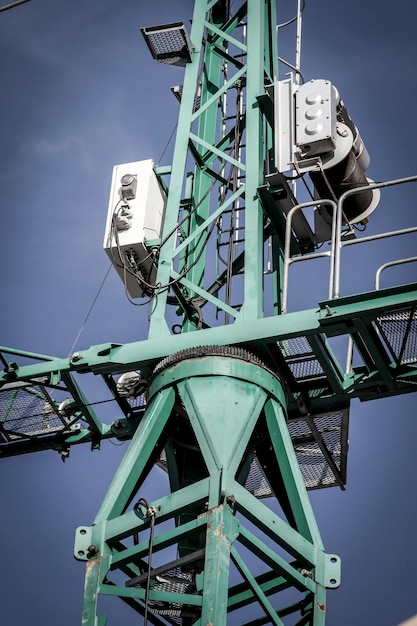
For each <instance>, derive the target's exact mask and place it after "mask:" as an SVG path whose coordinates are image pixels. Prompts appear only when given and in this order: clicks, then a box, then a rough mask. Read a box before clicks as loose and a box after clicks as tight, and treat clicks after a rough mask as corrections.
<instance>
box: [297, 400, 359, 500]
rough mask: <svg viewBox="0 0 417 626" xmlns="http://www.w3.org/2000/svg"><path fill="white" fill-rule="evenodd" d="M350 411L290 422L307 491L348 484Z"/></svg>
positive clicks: (345, 410)
mask: <svg viewBox="0 0 417 626" xmlns="http://www.w3.org/2000/svg"><path fill="white" fill-rule="evenodd" d="M348 426H349V409H347V408H346V409H344V410H342V411H339V412H335V413H330V414H328V415H320V416H315V417H311V418H309V420H308V421H307V420H305V419H298V420H293V421H290V422H289V424H288V430H289V432H290V436H291V439H292V442H293V445H294V450H295V454H296V456H297V460H298V463H299V466H300V469H301V473H302V475H303V478H304V483H305V486H306V487H307V489H321V488H324V487H333V486H335V485H339V486H341V487H342V486H343V485H344V484H345V483H346V465H347V452H348Z"/></svg>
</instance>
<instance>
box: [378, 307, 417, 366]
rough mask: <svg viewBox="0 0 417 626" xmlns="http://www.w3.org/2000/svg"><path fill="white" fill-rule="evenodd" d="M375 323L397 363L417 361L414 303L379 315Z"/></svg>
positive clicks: (408, 363) (416, 313)
mask: <svg viewBox="0 0 417 626" xmlns="http://www.w3.org/2000/svg"><path fill="white" fill-rule="evenodd" d="M376 325H377V327H378V329H379V331H380V332H381V334H382V335H383V337H384V339H385V342H386V344H387V346H388V348H389V350H390V352H391V353H392V356H393V357H394V359H395V361H396V364H397V365H410V364H412V363H417V309H416V305H414V306H413V307H410V308H408V309H404V310H402V311H394V312H393V313H389V314H386V315H381V316H380V317H378V318H377V320H376Z"/></svg>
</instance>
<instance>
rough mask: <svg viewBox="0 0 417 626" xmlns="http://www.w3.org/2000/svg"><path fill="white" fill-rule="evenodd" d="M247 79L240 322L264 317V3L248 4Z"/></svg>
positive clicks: (252, 0) (250, 2) (249, 1)
mask: <svg viewBox="0 0 417 626" xmlns="http://www.w3.org/2000/svg"><path fill="white" fill-rule="evenodd" d="M247 19H248V26H247V29H248V31H247V41H248V44H247V62H246V63H247V75H246V149H245V152H246V191H245V283H244V302H243V308H242V311H241V316H240V317H239V318H238V319H239V321H253V320H256V319H259V318H260V317H262V315H263V281H262V276H263V233H262V230H263V214H262V208H261V205H260V201H259V198H258V192H257V190H258V187H259V186H260V185H261V184H262V183H263V166H264V140H263V119H262V115H261V112H260V109H259V104H258V100H257V97H258V96H259V95H260V94H262V93H263V91H264V54H265V53H264V49H265V48H264V46H265V3H264V2H259V0H248V12H247Z"/></svg>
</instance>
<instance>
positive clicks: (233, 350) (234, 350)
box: [153, 346, 279, 379]
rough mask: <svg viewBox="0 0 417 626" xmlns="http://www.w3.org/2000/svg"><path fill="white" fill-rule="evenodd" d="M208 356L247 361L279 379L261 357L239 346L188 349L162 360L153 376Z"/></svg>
mask: <svg viewBox="0 0 417 626" xmlns="http://www.w3.org/2000/svg"><path fill="white" fill-rule="evenodd" d="M206 356H223V357H229V358H233V359H239V360H240V361H245V362H246V363H252V364H254V365H258V366H259V367H262V368H263V369H264V370H266V371H267V372H269V373H270V374H272V375H273V376H275V378H278V379H279V375H278V374H277V372H274V371H273V370H271V369H270V368H269V367H268V366H267V365H266V364H265V363H264V362H263V361H262V360H261V359H260V358H259V357H257V356H256V355H254V354H252V353H251V352H248V350H245V349H244V348H239V347H237V346H198V347H196V348H186V349H185V350H180V351H179V352H174V354H171V355H170V356H167V357H165V358H164V359H162V361H159V363H158V365H157V366H156V367H155V369H154V371H153V376H156V375H157V374H159V373H160V372H162V371H163V370H164V369H166V368H167V367H170V366H171V365H175V364H176V363H181V361H185V360H187V359H198V358H201V357H206Z"/></svg>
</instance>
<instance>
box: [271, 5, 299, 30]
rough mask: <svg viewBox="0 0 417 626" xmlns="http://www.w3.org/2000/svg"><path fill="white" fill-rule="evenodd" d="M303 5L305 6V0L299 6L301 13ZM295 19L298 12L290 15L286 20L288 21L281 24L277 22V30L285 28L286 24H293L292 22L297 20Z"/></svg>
mask: <svg viewBox="0 0 417 626" xmlns="http://www.w3.org/2000/svg"><path fill="white" fill-rule="evenodd" d="M305 6H306V0H303V4H302V6H301V9H300V13H303V11H304V9H305ZM297 19H298V13H296V15H294V17H292V18H291V19H290V20H288V22H283V23H282V24H278V25H277V30H278V29H279V28H285V27H286V26H289V25H290V24H293V23H294V22H296V21H297Z"/></svg>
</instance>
